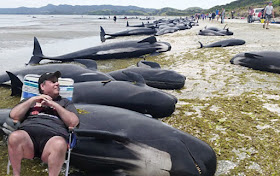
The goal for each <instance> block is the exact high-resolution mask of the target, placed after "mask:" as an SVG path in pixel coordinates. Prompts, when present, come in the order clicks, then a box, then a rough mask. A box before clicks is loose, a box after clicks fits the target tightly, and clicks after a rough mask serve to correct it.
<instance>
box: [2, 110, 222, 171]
mask: <svg viewBox="0 0 280 176" xmlns="http://www.w3.org/2000/svg"><path fill="white" fill-rule="evenodd" d="M75 106H76V108H78V110H79V112H80V113H79V118H80V126H79V128H78V129H75V133H76V135H77V144H76V146H75V147H74V149H73V150H72V152H71V163H70V164H71V166H74V167H76V168H78V169H80V170H82V171H84V172H86V175H107V174H108V175H115V174H117V175H119V176H120V175H122V176H124V175H129V176H182V175H202V176H213V175H214V174H215V171H216V167H217V159H216V154H215V152H214V150H213V149H212V148H211V147H210V146H209V145H208V144H206V143H205V142H203V141H201V140H200V139H198V138H196V137H194V136H192V135H190V134H188V133H185V132H183V131H180V130H178V129H175V128H173V127H171V126H168V125H166V124H165V123H163V122H161V121H159V120H156V119H152V118H148V117H147V116H145V115H143V114H140V113H137V112H134V111H130V110H126V109H122V108H117V107H110V106H103V105H75ZM0 114H1V116H0V127H3V123H4V122H6V121H9V120H8V118H9V109H6V111H1V113H0ZM10 121H11V120H10ZM10 124H11V127H13V125H14V124H13V123H10Z"/></svg>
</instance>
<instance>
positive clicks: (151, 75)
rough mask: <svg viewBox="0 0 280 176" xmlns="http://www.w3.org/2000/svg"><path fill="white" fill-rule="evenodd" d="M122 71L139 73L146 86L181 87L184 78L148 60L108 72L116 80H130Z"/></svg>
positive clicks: (183, 83) (159, 87)
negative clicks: (134, 65)
mask: <svg viewBox="0 0 280 176" xmlns="http://www.w3.org/2000/svg"><path fill="white" fill-rule="evenodd" d="M123 71H129V72H134V73H138V74H140V75H141V76H143V78H144V80H145V82H146V84H147V85H148V86H151V87H154V88H158V89H181V88H182V87H184V85H185V80H186V77H185V76H184V75H182V74H180V73H177V72H176V71H173V70H167V69H161V68H160V65H159V64H158V63H155V62H149V61H148V62H147V61H140V62H138V63H137V67H128V68H125V69H120V70H116V71H112V72H109V73H108V74H109V75H111V76H112V77H113V78H114V79H115V80H118V81H131V80H130V78H128V77H127V75H125V74H124V73H123ZM132 81H133V80H132Z"/></svg>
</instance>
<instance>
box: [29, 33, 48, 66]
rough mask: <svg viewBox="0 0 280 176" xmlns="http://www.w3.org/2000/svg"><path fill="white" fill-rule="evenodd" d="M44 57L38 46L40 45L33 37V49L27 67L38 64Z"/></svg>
mask: <svg viewBox="0 0 280 176" xmlns="http://www.w3.org/2000/svg"><path fill="white" fill-rule="evenodd" d="M43 57H44V55H43V52H42V49H41V46H40V43H39V41H38V39H37V38H36V37H34V48H33V56H32V57H31V59H30V60H29V62H28V63H27V65H32V64H39V62H40V61H41V60H42V59H43Z"/></svg>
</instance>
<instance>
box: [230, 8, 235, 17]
mask: <svg viewBox="0 0 280 176" xmlns="http://www.w3.org/2000/svg"><path fill="white" fill-rule="evenodd" d="M234 14H235V11H234V10H233V11H231V19H234Z"/></svg>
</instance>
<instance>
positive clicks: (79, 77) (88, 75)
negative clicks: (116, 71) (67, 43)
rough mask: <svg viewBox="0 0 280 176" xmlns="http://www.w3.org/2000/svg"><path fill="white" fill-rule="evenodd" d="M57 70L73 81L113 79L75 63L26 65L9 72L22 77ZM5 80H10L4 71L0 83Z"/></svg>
mask: <svg viewBox="0 0 280 176" xmlns="http://www.w3.org/2000/svg"><path fill="white" fill-rule="evenodd" d="M57 70H59V71H60V72H61V75H62V77H64V78H72V79H73V80H74V82H85V81H107V80H114V78H113V77H111V76H110V75H108V74H105V73H102V72H100V71H96V70H90V69H87V68H84V67H81V66H79V65H75V64H46V65H36V66H27V67H24V68H22V69H19V70H14V71H10V72H12V73H13V74H14V75H16V76H17V77H19V78H20V79H22V78H23V77H24V76H25V75H27V74H37V75H41V74H43V73H46V72H55V71H57ZM7 81H10V77H9V76H8V75H7V74H6V73H4V74H2V75H0V84H3V83H5V82H7Z"/></svg>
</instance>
